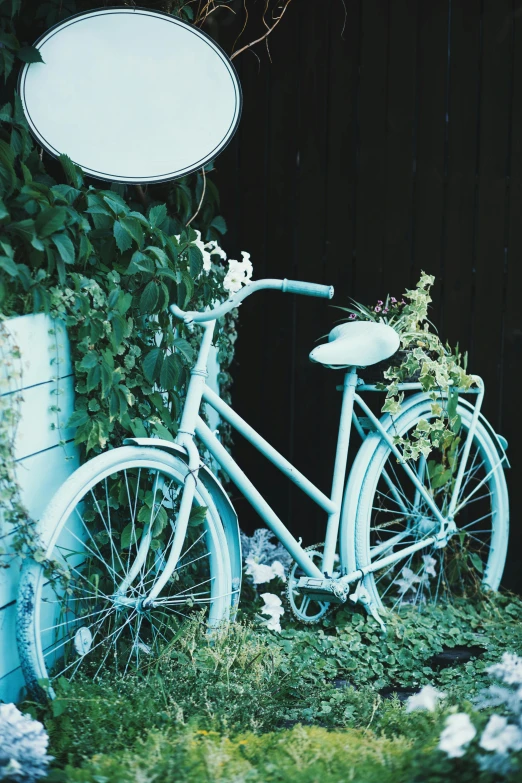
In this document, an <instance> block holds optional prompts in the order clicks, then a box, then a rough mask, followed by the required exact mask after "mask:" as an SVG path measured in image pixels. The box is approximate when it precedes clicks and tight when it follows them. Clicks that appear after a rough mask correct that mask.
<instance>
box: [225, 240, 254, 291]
mask: <svg viewBox="0 0 522 783" xmlns="http://www.w3.org/2000/svg"><path fill="white" fill-rule="evenodd" d="M241 255H242V256H243V261H236V260H235V259H233V258H231V259H230V260H229V262H228V271H227V273H226V275H225V279H224V280H223V287H224V288H225V290H226V291H230V293H232V294H235V293H236V292H237V291H239V289H240V288H241V287H242V286H244V285H246V283H248V281H249V280H250V279H251V278H252V270H253V267H252V262H251V261H250V254H249V253H245V252H244V251H242V252H241Z"/></svg>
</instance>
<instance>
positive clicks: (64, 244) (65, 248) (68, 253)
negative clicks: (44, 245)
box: [51, 234, 75, 264]
mask: <svg viewBox="0 0 522 783" xmlns="http://www.w3.org/2000/svg"><path fill="white" fill-rule="evenodd" d="M51 241H52V242H53V244H54V246H55V247H56V249H57V250H58V252H59V254H60V257H61V259H62V261H63V262H64V264H74V258H75V253H74V245H73V243H72V242H71V240H70V239H69V237H68V236H67V234H54V235H53V236H52V237H51Z"/></svg>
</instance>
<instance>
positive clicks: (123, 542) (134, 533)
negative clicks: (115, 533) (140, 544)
mask: <svg viewBox="0 0 522 783" xmlns="http://www.w3.org/2000/svg"><path fill="white" fill-rule="evenodd" d="M142 532H143V529H142V528H141V527H136V526H135V525H134V524H133V523H132V522H129V524H128V525H126V526H125V527H124V528H123V530H122V533H121V538H120V547H121V548H122V549H128V548H129V547H130V546H131V544H135V543H136V542H137V541H138V539H139V537H140V536H141V534H142Z"/></svg>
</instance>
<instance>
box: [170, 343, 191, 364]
mask: <svg viewBox="0 0 522 783" xmlns="http://www.w3.org/2000/svg"><path fill="white" fill-rule="evenodd" d="M174 345H175V346H176V348H177V349H178V351H179V352H180V353H181V354H182V356H184V357H185V359H186V360H187V362H188V363H189V364H191V363H192V362H193V361H194V349H193V347H192V346H191V345H190V343H188V342H187V340H184V339H183V338H182V337H178V338H177V339H176V340H174Z"/></svg>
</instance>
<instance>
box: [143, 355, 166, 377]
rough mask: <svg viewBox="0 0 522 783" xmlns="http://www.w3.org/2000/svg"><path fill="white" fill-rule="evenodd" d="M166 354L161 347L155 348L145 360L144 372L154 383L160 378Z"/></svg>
mask: <svg viewBox="0 0 522 783" xmlns="http://www.w3.org/2000/svg"><path fill="white" fill-rule="evenodd" d="M163 359H164V354H163V350H162V349H161V348H153V349H152V351H149V353H148V354H147V355H146V356H145V358H144V360H143V374H144V375H145V378H146V379H147V380H148V381H150V382H151V383H154V381H156V380H157V379H158V378H159V375H160V373H161V368H162V367H163Z"/></svg>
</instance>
